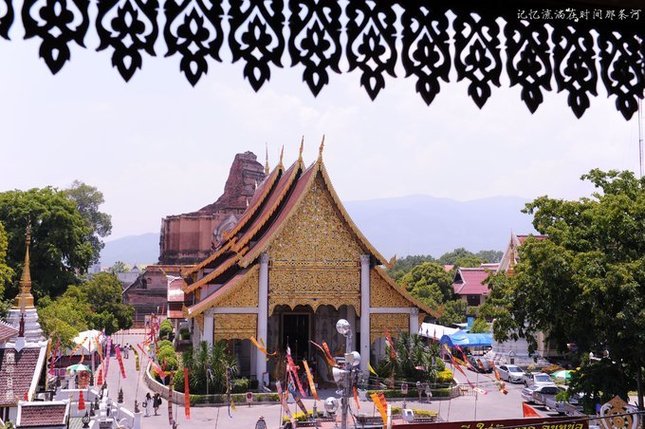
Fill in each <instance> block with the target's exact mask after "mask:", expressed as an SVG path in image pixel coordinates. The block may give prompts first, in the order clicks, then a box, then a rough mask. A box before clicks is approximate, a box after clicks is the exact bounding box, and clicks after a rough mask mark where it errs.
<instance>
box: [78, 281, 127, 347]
mask: <svg viewBox="0 0 645 429" xmlns="http://www.w3.org/2000/svg"><path fill="white" fill-rule="evenodd" d="M79 289H80V291H81V292H82V294H83V295H84V296H85V300H86V301H87V302H88V303H89V304H90V306H91V308H92V312H91V314H89V315H88V322H89V325H90V326H91V327H92V329H98V330H105V333H106V334H107V335H112V334H113V333H114V332H117V331H119V330H121V329H128V328H129V327H131V326H132V321H133V318H134V309H133V308H132V306H130V305H127V304H123V303H122V302H121V293H122V291H123V288H122V286H121V282H120V281H119V279H117V277H116V276H115V275H114V274H110V273H98V274H96V275H94V276H92V278H91V279H90V280H88V281H86V282H85V283H83V284H81V285H80V286H79ZM66 293H67V292H66Z"/></svg>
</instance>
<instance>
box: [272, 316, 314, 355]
mask: <svg viewBox="0 0 645 429" xmlns="http://www.w3.org/2000/svg"><path fill="white" fill-rule="evenodd" d="M310 332H311V314H309V313H283V314H282V338H281V346H282V347H280V349H281V350H286V348H287V346H289V348H290V349H291V356H292V357H293V358H294V360H295V361H296V362H298V361H301V360H303V359H309V347H310V344H309V336H310Z"/></svg>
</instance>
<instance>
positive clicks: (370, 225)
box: [101, 195, 535, 266]
mask: <svg viewBox="0 0 645 429" xmlns="http://www.w3.org/2000/svg"><path fill="white" fill-rule="evenodd" d="M526 202H528V200H526V199H523V198H518V197H491V198H484V199H478V200H472V201H456V200H452V199H448V198H436V197H431V196H427V195H411V196H406V197H395V198H382V199H374V200H364V201H347V202H344V204H345V208H346V209H347V211H348V213H349V214H350V216H351V217H352V219H353V220H354V222H355V223H356V225H357V226H358V227H359V229H360V230H361V231H362V232H363V234H364V235H365V236H366V237H367V239H368V240H370V242H371V243H372V244H373V245H374V247H376V249H378V250H379V252H381V254H382V255H383V256H385V257H386V258H388V259H389V258H390V257H392V256H393V255H397V256H398V257H399V258H400V257H403V256H406V255H432V256H434V257H439V256H441V255H442V254H444V253H446V252H449V251H451V250H453V249H456V248H459V247H464V248H466V249H468V250H470V251H472V252H477V251H479V250H505V248H506V245H507V244H508V241H509V240H510V235H511V231H514V232H516V233H521V234H525V233H535V230H534V229H533V226H532V225H531V216H529V215H526V214H523V213H521V212H520V210H521V209H522V208H523V207H524V204H525V203H526ZM158 257H159V234H158V233H147V234H141V235H131V236H127V237H123V238H119V239H116V240H112V241H108V242H106V243H105V248H104V249H103V251H102V252H101V265H102V266H111V265H112V264H114V262H116V261H123V262H126V263H129V264H135V263H137V264H150V263H155V262H156V261H157V259H158Z"/></svg>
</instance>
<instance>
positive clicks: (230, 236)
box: [181, 164, 284, 277]
mask: <svg viewBox="0 0 645 429" xmlns="http://www.w3.org/2000/svg"><path fill="white" fill-rule="evenodd" d="M283 171H284V167H283V166H282V165H281V164H278V166H276V167H275V168H274V169H273V171H272V172H271V174H269V175H268V176H267V178H266V179H264V181H263V182H262V184H261V185H260V186H261V189H260V194H259V196H258V198H257V199H256V200H255V201H254V202H253V204H252V205H250V206H249V207H248V208H247V209H246V210H245V211H244V213H242V217H240V219H239V220H238V221H237V223H236V224H235V226H233V229H231V230H230V231H227V232H225V233H224V236H225V242H224V244H223V245H222V246H221V247H220V248H219V249H217V251H215V253H213V254H211V255H210V256H208V257H207V258H206V259H204V260H203V261H202V262H200V263H199V264H197V265H194V266H192V267H189V268H187V269H186V270H184V271H182V273H181V274H182V276H184V277H188V276H190V275H191V274H193V273H195V272H197V271H199V270H201V269H202V268H205V267H206V266H208V264H210V263H211V262H213V261H214V260H215V259H217V258H218V257H219V256H220V255H221V254H222V253H224V252H225V251H226V250H229V249H231V248H232V247H233V245H234V244H235V235H236V234H237V233H238V232H239V231H240V229H242V227H244V226H245V225H246V224H247V223H248V222H249V220H250V219H251V218H252V217H253V215H254V214H255V213H256V212H257V211H258V209H259V208H260V207H261V206H262V203H264V201H265V199H266V198H267V196H268V195H269V194H270V192H271V190H272V189H273V185H274V184H275V183H276V180H277V179H278V178H279V177H281V175H282V172H283ZM254 197H255V195H254Z"/></svg>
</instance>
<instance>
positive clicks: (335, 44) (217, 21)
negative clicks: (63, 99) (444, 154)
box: [0, 0, 645, 119]
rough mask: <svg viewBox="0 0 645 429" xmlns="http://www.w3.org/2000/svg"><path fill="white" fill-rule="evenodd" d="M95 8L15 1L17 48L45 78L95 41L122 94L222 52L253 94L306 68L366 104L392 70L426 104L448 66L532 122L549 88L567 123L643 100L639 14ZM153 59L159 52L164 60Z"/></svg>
mask: <svg viewBox="0 0 645 429" xmlns="http://www.w3.org/2000/svg"><path fill="white" fill-rule="evenodd" d="M97 4H98V14H97V16H96V19H95V20H94V22H90V18H89V16H90V14H89V13H88V10H89V8H90V1H89V0H25V1H24V3H23V6H22V11H21V13H22V17H23V19H22V22H23V25H24V29H25V38H32V37H37V38H40V39H41V43H40V50H39V55H40V56H41V57H42V58H43V59H44V60H45V63H46V64H47V66H48V67H49V69H50V70H51V72H52V73H57V72H58V71H60V70H61V68H62V67H63V65H64V64H65V63H66V62H67V61H69V60H70V58H71V52H70V45H71V44H73V43H75V44H76V45H78V46H81V47H85V45H84V40H85V39H86V37H88V32H89V31H90V28H91V30H92V31H95V32H96V34H97V35H98V38H99V41H100V42H99V46H98V50H104V49H109V50H110V51H111V63H112V65H113V66H114V67H116V68H117V70H118V72H119V73H120V74H121V76H122V77H123V78H124V79H125V80H126V81H127V80H129V79H131V78H132V76H133V75H134V73H135V72H136V70H137V69H140V68H142V66H143V62H144V53H145V54H147V55H150V56H154V55H157V54H160V53H161V54H163V55H165V56H167V57H168V56H175V55H179V57H180V59H179V63H180V66H179V69H180V71H181V72H182V73H183V74H184V75H185V76H186V79H188V81H189V82H190V83H191V84H192V85H195V84H197V82H198V81H199V80H200V78H201V77H202V76H203V75H204V74H205V73H207V71H208V64H209V62H213V61H215V62H221V61H222V55H221V51H222V49H227V50H228V51H229V52H230V54H231V56H232V60H233V62H238V61H241V62H242V63H243V64H244V66H243V75H244V78H245V79H247V80H248V81H249V84H250V85H251V87H252V88H253V89H254V90H255V91H258V90H259V89H260V88H261V87H262V86H263V85H264V84H265V83H266V82H268V81H269V79H270V78H271V73H272V70H271V69H272V68H275V67H284V66H285V65H290V66H291V67H301V68H302V70H303V75H302V80H303V81H304V82H305V84H306V85H307V86H308V87H309V89H310V90H311V92H312V93H313V94H314V95H318V94H319V93H320V92H321V91H322V89H323V88H324V87H325V85H327V84H328V83H329V74H330V73H332V72H333V73H359V74H360V83H361V86H363V87H364V88H365V91H366V92H367V94H368V95H369V97H370V98H372V99H374V98H376V97H377V96H378V94H379V93H380V92H381V90H382V89H383V88H385V86H386V83H387V79H389V78H394V77H397V75H401V72H397V70H396V66H397V65H398V64H400V65H401V66H402V70H403V71H404V72H403V73H404V75H405V77H409V78H411V79H413V80H414V81H415V88H416V91H417V93H419V95H420V96H421V97H422V99H423V100H424V101H425V102H426V103H427V104H430V103H432V101H433V100H434V99H435V97H436V96H437V94H439V92H440V90H441V85H442V83H443V82H448V81H449V80H450V79H452V78H453V77H451V75H450V72H451V69H452V67H454V70H455V71H456V73H455V74H454V75H452V76H454V78H456V80H457V81H461V80H465V81H467V82H468V95H469V96H470V97H471V98H472V99H473V101H474V102H475V103H476V104H477V106H479V107H480V108H481V107H482V106H483V105H484V104H485V103H486V101H487V100H488V99H489V98H490V96H491V94H492V90H493V89H494V88H495V87H499V86H500V85H501V84H502V83H503V82H505V80H504V79H502V72H503V71H504V70H506V74H507V77H508V81H509V82H510V86H516V85H519V86H520V87H521V92H520V97H521V100H522V101H523V102H524V103H525V104H526V106H527V107H528V108H529V110H530V111H531V112H535V110H536V109H537V108H538V107H539V106H540V104H541V103H542V101H543V92H544V91H550V90H551V89H552V82H553V81H554V82H555V88H557V91H558V92H560V91H566V92H567V94H568V97H567V102H568V104H569V106H570V107H571V109H572V111H573V113H574V114H575V115H576V116H577V117H581V116H582V115H583V114H584V112H585V111H586V110H587V108H588V107H589V105H590V98H591V97H592V96H596V95H597V94H598V91H597V89H598V88H597V87H598V85H599V84H600V83H602V84H603V85H604V86H605V88H606V91H607V93H608V94H609V95H610V96H611V97H613V98H614V99H615V102H616V108H617V110H618V111H620V112H621V113H622V115H623V116H624V117H625V118H626V119H629V118H631V117H632V116H633V114H634V113H635V112H636V110H637V99H638V98H642V97H643V86H644V83H643V80H644V78H643V75H644V72H643V52H644V49H643V38H644V37H643V30H642V28H645V25H643V21H645V17H643V16H641V15H643V13H644V11H643V10H641V9H640V8H639V7H640V6H638V5H639V3H638V2H636V1H630V0H623V1H622V2H618V3H615V2H607V3H606V4H607V5H608V6H603V5H602V2H597V5H598V6H596V5H594V6H593V7H586V6H580V7H579V8H576V7H571V4H574V5H575V4H576V3H575V2H574V3H570V2H564V1H563V2H562V3H561V4H560V5H558V4H557V3H554V2H548V3H547V2H545V3H544V7H537V6H536V5H538V6H539V5H540V3H539V2H532V3H530V7H528V6H526V5H528V3H526V5H525V4H524V3H523V2H508V3H507V4H505V3H504V2H497V3H496V5H497V7H496V8H495V7H491V5H490V4H488V3H486V2H484V3H482V2H476V1H462V2H451V1H437V0H419V1H403V0H398V1H397V0H394V1H391V2H381V1H350V2H346V1H340V0H219V1H218V0H213V1H212V2H211V1H206V0H162V1H159V0H101V1H99V2H98V3H97ZM580 4H583V3H580ZM617 5H619V7H617ZM621 5H622V6H621ZM523 6H526V7H523ZM15 15H16V10H15V6H14V4H13V0H0V37H3V38H5V39H9V30H10V28H11V26H12V25H13V23H14V17H15ZM160 15H163V17H162V16H160ZM159 23H163V31H161V32H160V28H159ZM451 33H453V34H454V37H452V38H451V37H450V36H449V34H451ZM160 34H162V35H163V36H162V39H163V40H161V41H160V40H158V39H159V38H160ZM451 45H452V50H451ZM155 46H157V47H160V46H163V48H161V49H162V52H157V51H158V50H159V48H157V49H155ZM596 58H600V61H596Z"/></svg>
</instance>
